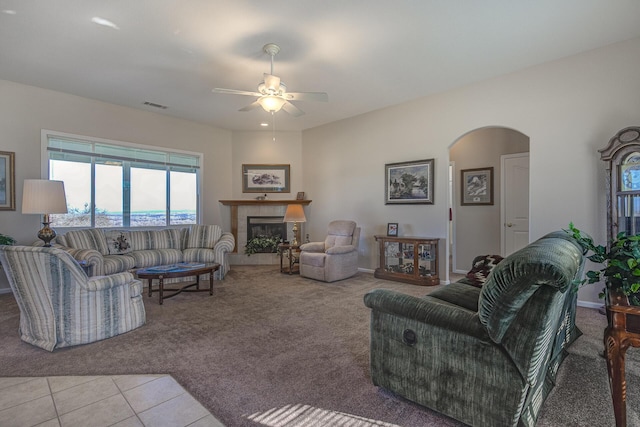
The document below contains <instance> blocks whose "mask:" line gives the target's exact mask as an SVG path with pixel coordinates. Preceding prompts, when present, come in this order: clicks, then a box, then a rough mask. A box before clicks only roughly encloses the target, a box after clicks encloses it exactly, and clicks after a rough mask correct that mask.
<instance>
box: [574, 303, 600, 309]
mask: <svg viewBox="0 0 640 427" xmlns="http://www.w3.org/2000/svg"><path fill="white" fill-rule="evenodd" d="M578 307H585V308H595V309H600V308H602V307H604V304H602V303H599V302H591V301H578Z"/></svg>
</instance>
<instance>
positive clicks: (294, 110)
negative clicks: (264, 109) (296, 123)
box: [282, 101, 304, 117]
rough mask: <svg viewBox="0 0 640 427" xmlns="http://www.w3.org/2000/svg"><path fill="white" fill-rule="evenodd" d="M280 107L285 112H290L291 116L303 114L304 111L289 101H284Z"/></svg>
mask: <svg viewBox="0 0 640 427" xmlns="http://www.w3.org/2000/svg"><path fill="white" fill-rule="evenodd" d="M282 109H283V110H284V111H286V112H287V113H289V114H291V115H292V116H293V117H300V116H302V115H303V114H304V111H302V110H301V109H299V108H298V107H296V106H295V105H293V104H292V103H290V102H289V101H286V102H285V103H284V105H283V106H282Z"/></svg>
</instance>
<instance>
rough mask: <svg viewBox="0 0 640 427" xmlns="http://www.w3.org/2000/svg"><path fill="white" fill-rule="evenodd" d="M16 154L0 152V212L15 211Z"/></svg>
mask: <svg viewBox="0 0 640 427" xmlns="http://www.w3.org/2000/svg"><path fill="white" fill-rule="evenodd" d="M15 156H16V153H12V152H9V151H0V210H3V211H15V210H16V168H15Z"/></svg>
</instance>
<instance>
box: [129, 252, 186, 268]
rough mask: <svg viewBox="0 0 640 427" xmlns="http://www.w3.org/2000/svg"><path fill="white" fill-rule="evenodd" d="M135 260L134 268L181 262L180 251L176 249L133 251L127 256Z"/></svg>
mask: <svg viewBox="0 0 640 427" xmlns="http://www.w3.org/2000/svg"><path fill="white" fill-rule="evenodd" d="M127 256H131V257H132V258H134V259H135V266H136V268H145V267H153V266H156V265H167V264H175V263H177V262H182V251H180V250H178V249H152V250H146V251H134V252H131V253H130V254H129V255H127Z"/></svg>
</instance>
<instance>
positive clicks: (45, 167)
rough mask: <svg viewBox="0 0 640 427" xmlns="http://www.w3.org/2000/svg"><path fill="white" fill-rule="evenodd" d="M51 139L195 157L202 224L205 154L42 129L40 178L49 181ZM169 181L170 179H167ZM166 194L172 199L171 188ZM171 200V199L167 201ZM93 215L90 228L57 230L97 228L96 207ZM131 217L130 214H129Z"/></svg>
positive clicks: (140, 228)
mask: <svg viewBox="0 0 640 427" xmlns="http://www.w3.org/2000/svg"><path fill="white" fill-rule="evenodd" d="M50 137H54V138H55V137H57V138H60V139H69V140H77V141H81V142H86V143H92V144H93V143H97V144H105V145H113V146H118V147H125V148H134V149H140V150H150V151H157V152H162V153H170V154H183V155H188V156H193V157H197V158H198V166H197V167H196V168H197V169H198V171H197V173H196V224H201V219H202V196H201V194H202V179H203V176H204V163H203V158H204V155H203V153H199V152H194V151H187V150H180V149H173V148H171V149H168V148H165V147H161V146H155V145H146V144H138V143H133V142H126V141H117V140H112V139H105V138H98V137H93V136H86V135H77V134H71V133H65V132H58V131H52V130H47V129H42V130H41V141H40V149H41V156H40V158H41V160H42V161H41V168H40V176H41V178H42V179H49V161H50V158H49V150H48V147H49V138H50ZM96 157H100V154H97V156H96ZM91 168H92V174H93V173H94V171H93V170H94V169H95V162H92V163H91ZM167 180H168V178H167ZM94 184H95V182H92V185H91V193H92V197H91V199H92V202H93V203H95V188H94ZM166 192H167V197H168V198H169V197H170V193H171V188H170V187H169V186H167V187H166ZM167 200H170V199H167ZM169 208H170V206H169V203H167V209H166V215H167V222H169V219H170V216H171V214H170V210H169ZM123 209H125V207H124V206H123ZM91 211H92V213H91V224H90V225H88V226H79V227H62V226H56V230H59V231H60V232H67V231H70V230H77V229H83V228H95V209H94V206H92V210H91ZM124 215H126V213H125V212H123V216H124ZM129 215H130V212H129ZM184 226H185V224H167V225H162V226H151V225H149V226H140V227H132V226H124V225H123V226H114V227H100V228H101V229H103V230H109V229H132V230H142V229H156V228H180V227H184Z"/></svg>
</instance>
